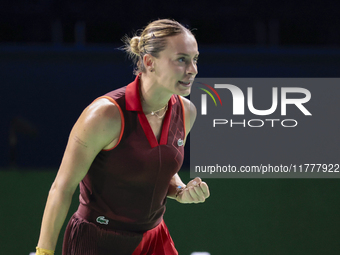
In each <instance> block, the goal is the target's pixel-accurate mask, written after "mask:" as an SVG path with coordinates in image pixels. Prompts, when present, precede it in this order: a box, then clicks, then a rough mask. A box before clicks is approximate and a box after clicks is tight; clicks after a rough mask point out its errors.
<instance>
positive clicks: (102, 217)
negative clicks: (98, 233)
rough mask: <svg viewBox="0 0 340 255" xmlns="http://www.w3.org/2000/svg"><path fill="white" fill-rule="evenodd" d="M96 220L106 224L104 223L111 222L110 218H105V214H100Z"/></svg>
mask: <svg viewBox="0 0 340 255" xmlns="http://www.w3.org/2000/svg"><path fill="white" fill-rule="evenodd" d="M96 221H97V222H98V223H100V224H104V225H107V224H109V220H108V219H105V216H99V217H98V218H97V219H96Z"/></svg>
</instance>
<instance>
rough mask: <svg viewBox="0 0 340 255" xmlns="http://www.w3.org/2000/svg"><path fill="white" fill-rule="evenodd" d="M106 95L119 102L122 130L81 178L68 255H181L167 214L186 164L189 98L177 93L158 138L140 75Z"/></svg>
mask: <svg viewBox="0 0 340 255" xmlns="http://www.w3.org/2000/svg"><path fill="white" fill-rule="evenodd" d="M103 97H105V98H107V99H109V100H110V101H112V102H113V103H115V104H116V105H117V106H118V107H119V110H120V114H121V119H122V129H121V130H122V131H121V134H120V137H119V142H118V144H117V145H116V146H115V147H114V148H112V149H110V150H102V151H101V152H100V153H99V154H98V155H97V157H96V158H95V160H94V161H93V163H92V165H91V167H90V169H89V171H88V173H87V175H86V176H85V177H84V179H83V180H82V182H81V183H80V197H79V200H80V205H79V208H78V211H77V212H76V213H75V214H74V215H73V216H72V218H71V219H70V222H69V223H68V225H67V229H66V232H65V236H64V244H63V255H106V254H117V255H125V254H126V255H177V254H178V253H177V251H176V249H175V247H174V243H173V241H172V239H171V237H170V234H169V231H168V229H167V227H166V225H165V223H164V221H163V214H164V212H165V204H166V195H167V192H168V187H169V183H170V180H171V178H172V177H173V176H174V175H175V174H176V173H177V172H178V171H179V169H180V167H181V166H182V163H183V156H184V148H183V141H184V138H185V123H184V107H183V102H182V100H181V98H180V97H179V96H177V95H173V96H172V97H171V99H170V100H169V103H168V111H167V113H166V115H165V117H164V120H163V125H162V131H161V137H160V140H159V142H158V141H157V139H156V137H155V136H154V133H153V131H152V129H151V127H150V125H149V122H148V120H147V118H146V116H145V115H144V113H143V109H142V105H141V102H140V97H139V76H137V77H136V79H135V81H133V82H132V83H130V84H129V85H127V86H125V87H122V88H120V89H117V90H114V91H112V92H109V93H107V94H106V95H105V96H103ZM103 97H100V98H103Z"/></svg>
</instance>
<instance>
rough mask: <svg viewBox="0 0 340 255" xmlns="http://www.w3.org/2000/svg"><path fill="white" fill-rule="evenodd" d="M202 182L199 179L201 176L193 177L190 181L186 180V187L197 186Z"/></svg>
mask: <svg viewBox="0 0 340 255" xmlns="http://www.w3.org/2000/svg"><path fill="white" fill-rule="evenodd" d="M201 183H202V180H201V178H199V177H196V178H195V179H193V180H191V181H190V182H188V184H187V188H188V187H194V186H197V185H199V184H201Z"/></svg>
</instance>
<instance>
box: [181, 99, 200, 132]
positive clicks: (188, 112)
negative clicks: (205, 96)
mask: <svg viewBox="0 0 340 255" xmlns="http://www.w3.org/2000/svg"><path fill="white" fill-rule="evenodd" d="M179 97H180V99H181V100H182V102H183V107H184V115H185V126H186V130H187V133H189V132H190V130H191V128H192V126H193V124H194V122H195V119H196V116H197V110H196V106H195V105H194V104H193V103H192V102H191V101H190V100H189V99H187V98H185V97H182V96H179Z"/></svg>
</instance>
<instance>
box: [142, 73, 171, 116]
mask: <svg viewBox="0 0 340 255" xmlns="http://www.w3.org/2000/svg"><path fill="white" fill-rule="evenodd" d="M140 93H141V95H140V96H141V103H142V107H143V111H144V113H145V114H149V113H151V112H154V111H157V110H160V109H162V108H163V107H164V106H166V105H167V104H168V102H169V100H170V98H171V96H172V94H170V93H169V92H166V91H164V89H162V87H161V86H160V85H159V84H157V82H156V81H155V80H154V79H152V78H151V77H148V76H147V74H144V73H142V75H141V77H140ZM162 112H163V111H162ZM162 112H161V113H162Z"/></svg>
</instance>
